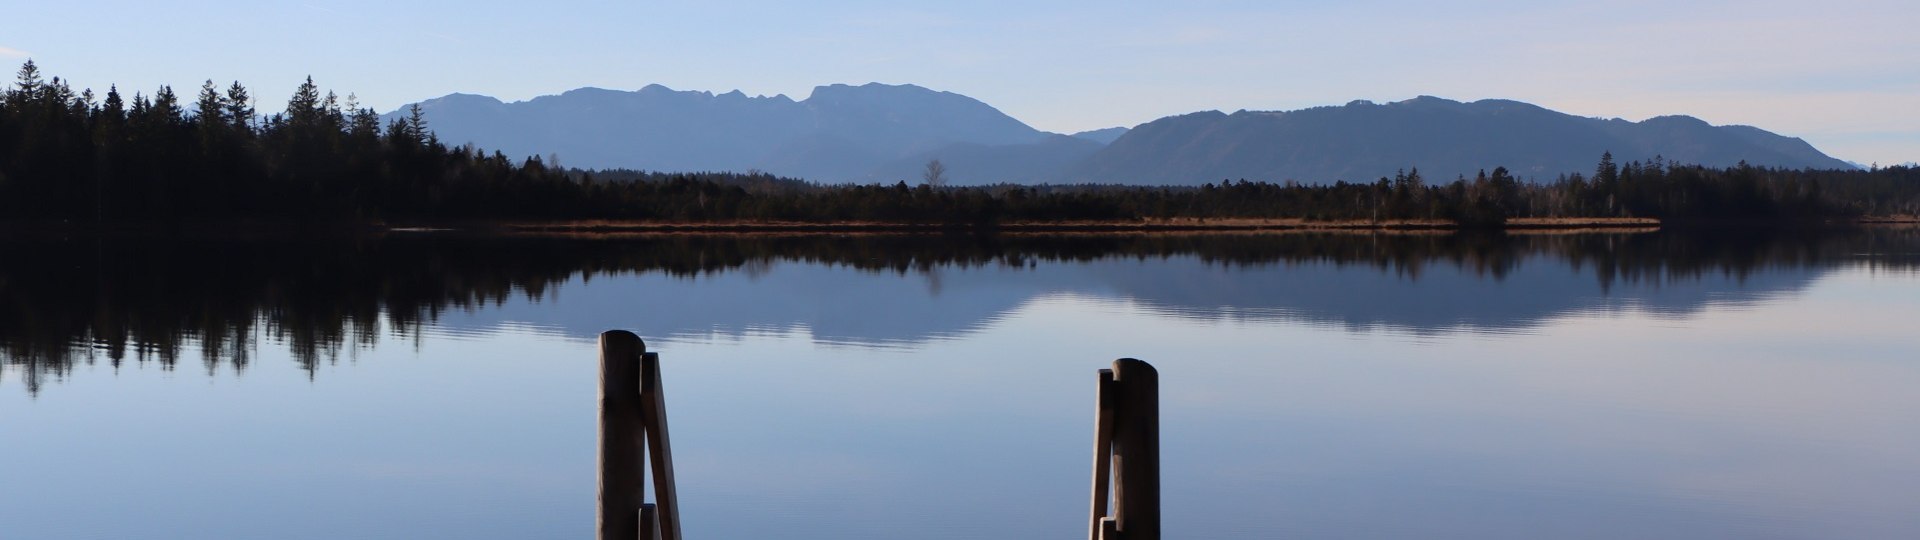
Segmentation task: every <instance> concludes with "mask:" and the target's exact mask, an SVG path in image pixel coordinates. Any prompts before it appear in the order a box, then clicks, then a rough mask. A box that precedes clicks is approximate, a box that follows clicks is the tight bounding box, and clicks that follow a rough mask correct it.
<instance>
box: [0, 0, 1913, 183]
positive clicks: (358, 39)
mask: <svg viewBox="0 0 1920 540" xmlns="http://www.w3.org/2000/svg"><path fill="white" fill-rule="evenodd" d="M1916 20H1920V2H1914V1H1913V0H1887V1H1881V0H1860V1H1853V0H1832V1H1824V2H1805V1H1799V2H1781V1H1774V0H1755V1H1720V0H1711V1H1700V2H1684V3H1682V2H1669V1H1664V0H1663V1H1641V0H1628V1H1609V2H1595V1H1584V2H1561V1H1525V2H1507V1H1472V0H1468V1H1455V2H1427V1H1411V0H1350V1H1342V2H1298V1H1287V0H1266V1H1245V2H1241V1H1185V2H1128V1H1121V0H1104V1H1083V0H1061V1H1051V2H1034V1H1031V0H1025V1H997V0H982V1H970V2H951V3H942V4H932V3H907V2H899V1H892V2H886V1H841V0H813V1H808V2H790V1H789V2H735V1H725V0H708V1H654V0H615V1H607V0H599V1H581V0H546V1H541V2H509V1H496V0H470V1H463V2H440V1H417V2H416V1H406V0H400V1H393V0H388V1H365V0H263V1H249V2H243V1H229V0H182V1H180V2H151V1H141V2H125V1H117V0H116V1H105V2H84V3H77V4H76V3H68V2H57V1H44V0H0V63H7V64H17V63H19V62H24V61H25V60H26V59H28V58H32V59H33V60H34V61H35V62H36V63H37V64H39V65H40V67H41V69H42V71H43V72H45V73H46V74H47V75H52V76H60V77H63V78H65V79H67V80H68V81H70V83H71V84H72V85H73V86H74V87H75V88H82V87H91V88H96V89H104V88H106V87H107V85H109V84H118V85H119V86H120V87H121V88H122V89H123V90H128V91H142V92H146V93H151V92H152V90H153V89H154V88H156V87H158V86H159V85H162V84H169V85H172V86H173V87H174V88H175V90H176V91H177V92H180V93H183V94H189V93H191V92H193V91H194V90H195V89H197V88H198V86H199V84H200V83H201V82H202V81H204V80H206V79H213V80H215V81H217V82H220V83H222V84H225V83H227V82H231V81H234V80H238V81H240V82H242V83H243V84H245V85H246V86H247V87H248V88H250V89H251V90H252V91H253V93H254V95H255V96H256V97H259V98H260V100H261V102H262V106H261V109H262V110H278V109H280V108H281V107H282V105H280V103H282V102H283V100H284V99H285V97H284V96H290V95H291V94H292V92H293V89H294V87H295V86H297V85H298V84H299V83H300V81H302V80H303V79H304V78H305V77H307V76H309V75H310V76H312V77H313V78H314V80H315V82H316V83H318V84H319V85H320V86H321V87H322V88H326V89H331V90H334V91H337V92H339V93H340V94H341V95H343V96H344V95H346V94H348V93H353V94H356V95H357V97H359V103H361V104H362V105H364V106H370V107H373V108H375V109H379V110H380V111H381V112H386V111H390V110H393V109H396V108H399V107H400V106H402V105H404V104H406V103H411V102H415V101H420V100H424V99H429V98H433V97H438V96H442V95H446V94H449V93H454V92H464V93H473V94H484V95H490V96H494V97H498V98H501V99H503V100H507V101H517V100H525V99H529V98H532V97H535V96H540V95H547V94H557V93H560V92H564V91H566V90H570V89H573V88H579V87H583V86H595V87H601V88H612V89H623V90H633V89H638V88H640V87H642V86H646V85H648V84H654V83H658V84H663V85H666V86H668V87H672V88H674V89H679V90H709V91H713V92H716V93H719V92H726V91H730V90H734V89H738V90H741V91H744V92H746V93H747V94H750V95H773V94H786V95H788V96H791V97H794V98H795V99H802V98H805V97H806V96H807V95H808V94H809V93H810V92H811V91H812V88H813V87H815V86H819V85H825V84H833V83H847V84H860V83H866V82H883V83H891V84H902V83H911V84H918V85H921V86H925V87H928V88H933V89H936V90H946V91H952V92H956V93H960V94H964V95H967V96H970V97H973V98H976V99H979V100H981V101H984V102H986V103H988V104H990V105H993V106H995V107H997V108H999V109H1000V110H1002V111H1004V112H1006V113H1007V114H1009V115H1012V116H1013V117H1015V118H1018V119H1020V120H1022V121H1025V122H1026V123H1028V124H1030V125H1033V126H1034V127H1036V128H1040V129H1043V130H1048V131H1056V132H1063V133H1071V132H1075V131H1082V130H1088V129H1096V128H1104V127H1111V126H1133V125H1137V124H1140V123H1144V122H1148V121H1152V120H1154V119H1156V118H1160V117H1163V116H1167V115H1173V114H1184V113H1189V112H1195V111H1202V110H1221V111H1227V112H1232V111H1235V110H1240V109H1249V110H1290V109H1299V108H1304V107H1313V106H1321V105H1338V104H1343V103H1346V102H1349V101H1352V100H1356V99H1367V100H1373V101H1377V102H1387V101H1399V100H1403V99H1408V98H1412V97H1415V96H1419V95H1434V96H1440V97H1445V98H1449V99H1456V100H1461V101H1472V100H1478V99H1487V98H1501V99H1516V100H1520V101H1526V102H1530V103H1535V104H1538V105H1541V106H1545V107H1547V108H1551V109H1555V110H1559V111H1562V112H1567V113H1571V114H1576V115H1581V116H1593V117H1604V118H1616V117H1617V118H1625V119H1629V120H1643V119H1646V118H1648V117H1653V116H1660V115H1668V114H1688V115H1692V116H1696V117H1699V118H1701V119H1703V120H1706V121H1708V122H1711V123H1714V124H1746V125H1753V126H1758V127H1760V128H1763V129H1767V130H1770V131H1774V132H1776V133H1781V134H1784V135H1789V136H1796V137H1801V138H1804V139H1806V140H1807V141H1808V142H1810V143H1812V144H1813V145H1814V146H1815V147H1817V148H1820V149H1821V150H1823V151H1825V152H1827V153H1828V154H1830V155H1833V156H1834V157H1838V158H1841V159H1846V160H1851V161H1855V162H1858V163H1861V164H1873V163H1879V164H1893V163H1904V162H1911V161H1920V32H1914V31H1912V29H1911V23H1912V22H1913V21H1916ZM7 80H8V81H9V82H10V81H11V78H10V77H9V78H7Z"/></svg>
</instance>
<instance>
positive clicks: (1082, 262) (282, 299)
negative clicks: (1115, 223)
mask: <svg viewBox="0 0 1920 540" xmlns="http://www.w3.org/2000/svg"><path fill="white" fill-rule="evenodd" d="M3 244H4V245H5V249H6V252H7V254H8V255H7V257H5V259H4V262H0V298H4V299H5V301H4V303H3V304H0V379H5V378H8V377H17V378H20V379H22V380H23V381H24V383H25V386H26V387H27V390H28V391H29V392H37V391H38V390H39V389H40V388H41V387H42V385H44V384H45V383H46V381H48V380H55V379H58V378H60V377H62V376H63V375H64V374H66V373H68V372H69V371H70V370H71V369H72V368H73V367H74V366H75V365H76V364H83V363H94V362H108V363H111V364H112V365H113V366H115V367H118V366H120V365H121V364H122V363H123V362H125V361H127V360H129V359H131V360H133V361H135V362H143V363H144V362H155V363H158V364H159V365H160V366H162V367H163V368H165V369H173V368H174V367H175V366H176V365H177V364H178V363H179V360H180V357H181V355H182V351H183V350H189V349H191V350H197V351H199V356H200V360H201V362H202V363H203V364H204V365H205V366H206V368H207V369H208V371H209V372H212V371H213V370H214V369H215V368H216V367H217V366H219V365H221V364H227V365H230V366H231V367H232V368H233V369H235V370H236V371H244V370H245V369H246V367H247V365H248V363H249V361H250V358H249V357H250V351H252V350H254V349H255V348H256V347H257V346H259V344H258V343H256V341H257V340H258V339H259V338H260V337H262V336H264V337H266V338H268V339H270V340H271V341H273V342H274V343H276V344H281V345H284V346H286V347H288V348H289V349H290V350H291V351H292V352H293V356H294V358H295V360H296V361H298V362H300V363H301V364H302V367H304V368H305V369H306V370H307V371H308V372H309V374H310V375H311V374H312V373H313V372H314V371H315V370H316V369H317V368H318V367H319V366H321V365H324V364H326V363H328V362H330V361H332V360H333V359H335V358H337V357H338V355H339V354H340V353H341V352H343V351H346V350H349V349H351V348H354V347H367V346H372V345H374V344H375V343H377V342H378V341H379V340H380V339H381V337H382V336H398V337H401V338H407V337H409V336H415V337H417V336H418V335H419V333H420V332H422V331H435V332H450V333H460V332H473V331H487V330H490V329H494V328H497V327H499V326H500V325H510V324H511V325H533V326H536V327H543V328H547V329H551V330H553V331H558V332H562V333H565V334H568V335H572V336H577V337H580V338H583V339H590V338H591V337H592V336H594V335H596V334H597V333H598V332H600V331H602V330H605V329H607V328H614V327H620V328H630V329H635V330H638V331H640V332H642V333H644V334H647V335H651V336H661V337H665V338H667V339H710V338H712V337H715V336H720V337H725V336H740V335H746V334H751V333H755V332H792V331H805V332H808V333H810V334H811V336H812V337H813V339H815V340H816V341H820V342H825V343H833V344H844V345H851V346H863V347H864V346H907V347H911V346H915V345H916V344H921V343H925V342H926V341H928V340H933V339H941V338H945V337H951V336H957V335H965V334H967V333H968V332H970V331H972V330H974V329H977V328H980V327H981V326H982V325H985V324H989V323H991V322H993V321H995V320H998V318H999V317H1001V316H1003V315H1005V314H1007V313H1009V312H1011V311H1013V310H1015V309H1016V308H1018V307H1020V306H1022V305H1024V304H1026V303H1028V302H1031V301H1034V300H1036V299H1039V298H1045V297H1057V296H1062V295H1066V296H1076V297H1088V298H1095V299H1105V300H1113V301H1119V302H1126V303H1129V304H1130V305H1132V306H1133V307H1134V308H1136V309H1145V310H1148V311H1150V312H1153V313H1157V314H1161V315H1164V316H1169V317H1179V318H1193V319H1230V320H1245V321H1267V320H1274V321H1285V322H1295V323H1307V324H1315V325H1329V326H1338V327H1345V328H1350V329H1356V330H1371V329H1389V330H1394V331H1404V332H1410V333H1415V334H1426V333H1438V332H1454V331H1472V332H1525V331H1527V330H1528V329H1529V328H1533V327H1535V326H1537V325H1539V324H1541V323H1542V322H1544V321H1547V320H1550V319H1553V318H1556V317H1561V316H1566V315H1571V314H1577V313H1586V312H1595V311H1601V312H1604V311H1609V310H1623V309H1625V310H1639V311H1643V312H1651V313H1656V314H1663V315H1671V316H1686V315H1687V314H1689V313H1692V312H1695V311H1698V310H1700V309H1703V308H1705V307H1707V306H1710V305H1738V304H1741V303H1750V302H1758V301H1764V300H1765V299H1766V298H1769V297H1771V296H1773V295H1779V294H1790V293H1793V292H1794V291H1797V290H1801V289H1803V288H1804V287H1806V286H1807V285H1808V284H1810V283H1812V282H1813V281H1814V280H1816V279H1818V278H1819V277H1820V276H1821V275H1823V274H1825V273H1827V272H1830V271H1832V270H1835V269H1838V268H1845V267H1849V266H1856V265H1871V266H1874V267H1876V268H1887V269H1898V270H1911V269H1913V268H1915V267H1916V266H1920V232H1917V231H1916V229H1912V228H1871V229H1864V230H1855V231H1844V232H1828V233H1782V232H1768V231H1755V230H1745V231H1737V232H1718V233H1711V234H1709V233H1671V232H1662V233H1610V234H1600V233H1597V234H1553V235H1510V236H1478V235H1452V234H1432V235H1430V234H1356V233H1286V234H1154V235H1028V234H1019V235H1000V236H911V235H851V236H828V235H791V236H783V235H651V236H628V237H538V238H536V237H478V236H463V235H450V234H426V235H404V234H393V235H385V236H368V237H354V238H329V239H315V238H303V239H296V240H287V239H279V240H273V241H259V240H253V241H242V240H214V239H167V240H157V239H152V238H101V239H82V240H12V241H7V242H4V243H3ZM559 291H566V292H567V294H565V295H564V296H565V297H564V298H557V296H561V295H559V294H557V293H558V292H559Z"/></svg>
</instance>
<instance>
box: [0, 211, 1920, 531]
mask: <svg viewBox="0 0 1920 540" xmlns="http://www.w3.org/2000/svg"><path fill="white" fill-rule="evenodd" d="M0 245H3V246H4V247H5V248H6V249H7V250H8V253H9V254H10V256H8V257H7V258H6V259H5V261H4V262H0V299H3V300H0V463H5V464H6V465H5V467H4V468H0V537H4V538H110V537H122V538H124V537H139V538H349V537H350V538H422V537H462V538H580V537H588V536H590V535H591V531H592V526H593V508H594V481H595V478H594V448H595V438H594V437H595V436H594V429H595V427H594V426H595V418H594V415H595V406H596V403H595V399H594V396H595V384H596V376H597V374H596V371H595V370H596V359H595V353H594V346H593V342H592V339H593V336H595V335H596V334H597V333H598V332H600V331H603V330H607V329H612V328H624V329H630V330H633V331H635V332H637V333H639V334H641V335H642V336H643V337H646V338H648V342H649V344H650V345H651V346H652V349H653V350H656V351H659V352H661V354H662V356H663V357H664V358H665V367H664V370H665V377H666V379H667V397H668V400H669V414H670V416H671V418H672V423H673V427H674V436H675V441H674V443H675V448H674V451H675V452H674V453H675V458H676V464H677V465H678V467H679V469H678V473H677V474H678V477H679V480H680V496H681V502H682V505H683V506H684V510H683V511H684V516H683V517H684V520H685V521H686V524H687V529H688V537H689V538H695V539H699V538H766V537H781V538H1034V539H1039V538H1072V537H1076V536H1079V535H1084V534H1085V526H1086V524H1085V521H1086V511H1087V509H1086V505H1087V496H1088V494H1087V492H1086V490H1087V486H1088V473H1089V470H1090V462H1089V461H1088V460H1089V459H1090V457H1091V449H1090V447H1091V437H1092V405H1093V404H1092V390H1093V381H1094V372H1095V370H1096V369H1098V368H1101V367H1104V366H1105V364H1106V363H1107V362H1108V361H1110V360H1112V359H1113V358H1117V357H1122V356H1131V357H1138V358H1142V359H1146V360H1148V361H1151V362H1153V363H1154V364H1155V365H1156V366H1158V368H1159V369H1160V371H1161V377H1162V383H1161V384H1162V414H1163V430H1164V433H1163V439H1162V440H1163V442H1162V444H1163V449H1162V451H1163V454H1164V460H1165V463H1164V474H1165V478H1164V480H1163V481H1164V484H1165V494H1164V499H1165V504H1166V508H1165V510H1166V518H1165V521H1166V527H1167V537H1168V538H1196V539H1198V538H1209V539H1212V538H1222V539H1232V538H1275V537H1303V538H1911V537H1915V536H1920V517H1916V516H1917V515H1916V514H1915V513H1913V512H1912V511H1911V509H1912V508H1915V507H1920V457H1916V456H1920V430H1916V429H1913V426H1914V425H1920V392H1914V391H1912V389H1913V388H1916V387H1920V363H1916V362H1915V360H1914V359H1915V358H1917V357H1920V334H1917V333H1915V332H1913V331H1912V328H1913V325H1912V322H1913V321H1914V320H1915V317H1916V315H1920V272H1916V269H1917V268H1920V234H1916V233H1915V232H1914V231H1913V230H1911V229H1874V230H1869V231H1862V232H1852V233H1831V234H1767V233H1756V232H1746V233H1740V234H1727V233H1719V234H1678V233H1648V234H1594V235H1556V236H1513V237H1482V236H1453V235H1365V234H1338V235H1326V234H1322V235H1313V234H1285V235H1201V236H1192V235H1147V236H1096V237H1076V236H1049V235H1012V236H1001V237H992V238H974V237H937V236H936V237H900V236H640V237H629V238H619V239H594V238H544V239H533V238H517V239H504V238H472V237H459V236H448V235H390V236H386V237H371V238H353V239H306V240H281V241H275V242H262V241H258V240H255V241H238V240H209V239H201V240H180V239H174V240H158V239H151V238H145V239H77V240H58V241H56V240H41V241H24V240H16V241H10V242H7V243H4V244H0Z"/></svg>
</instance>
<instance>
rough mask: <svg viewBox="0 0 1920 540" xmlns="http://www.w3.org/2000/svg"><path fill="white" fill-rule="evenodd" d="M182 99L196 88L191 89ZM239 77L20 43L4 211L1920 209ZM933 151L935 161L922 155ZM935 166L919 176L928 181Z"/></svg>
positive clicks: (1758, 171)
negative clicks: (399, 96)
mask: <svg viewBox="0 0 1920 540" xmlns="http://www.w3.org/2000/svg"><path fill="white" fill-rule="evenodd" d="M184 99H192V100H193V101H191V102H188V101H184ZM255 105H256V100H255V98H254V97H253V96H252V95H251V94H250V93H249V92H248V91H247V89H246V87H244V86H243V85H241V84H240V83H238V82H234V83H231V84H227V85H219V84H215V83H214V82H213V81H211V80H208V81H206V82H205V84H203V85H202V86H201V87H200V89H199V91H198V92H197V93H195V94H193V95H192V96H187V97H183V96H181V95H179V94H176V93H175V92H174V90H173V89H172V88H170V87H165V86H163V87H160V88H158V89H156V90H154V91H153V92H152V94H151V95H148V94H145V93H140V92H136V93H134V94H133V96H131V97H130V98H129V97H128V96H125V95H123V94H122V93H121V92H120V90H119V89H118V88H117V87H109V88H108V89H107V91H106V92H105V93H104V94H96V93H95V92H94V91H93V90H91V89H83V90H80V91H78V92H76V91H74V90H73V89H72V88H70V87H69V85H68V84H67V83H66V82H64V81H62V80H61V79H60V78H58V77H52V78H48V77H46V76H44V75H43V74H42V73H41V72H40V70H39V67H38V66H37V65H35V64H34V63H33V62H32V61H28V62H27V63H25V64H24V65H23V66H21V68H20V70H19V72H18V76H17V79H16V81H15V82H14V83H13V84H12V85H10V86H9V87H8V88H7V89H6V90H5V92H4V95H0V223H14V224H23V223H24V224H41V225H44V224H56V225H61V226H73V227H86V226H112V225H123V226H124V225H135V226H147V225H154V224H216V225H223V224H246V223H251V224H260V223H275V224H295V225H312V224H327V225H336V224H337V225H375V226H377V225H398V224H434V223H472V222H506V221H536V222H537V221H560V220H624V221H634V222H658V223H768V222H781V223H846V222H862V223H882V224H909V225H955V226H968V227H992V226H996V225H1001V224H1007V223H1045V222H1070V221H1104V222H1151V221H1155V220H1171V219H1201V220H1204V219H1229V218H1234V219H1242V218H1253V219H1306V220H1329V221H1370V222H1381V221H1388V220H1430V221H1442V222H1452V223H1457V224H1460V225H1462V226H1469V227H1482V226H1484V227H1498V226H1500V225H1502V224H1504V223H1506V222H1507V220H1509V219H1512V218H1611V217H1641V218H1657V219H1661V220H1663V221H1672V222H1682V221H1689V220H1697V221H1742V222H1807V221H1833V220H1853V219H1858V218H1862V217H1885V216H1914V215H1920V169H1917V168H1916V167H1914V166H1911V165H1907V166H1894V167H1884V168H1880V167H1876V168H1873V169H1871V170H1790V169H1778V168H1768V167H1758V166H1750V165H1746V164H1741V165H1737V166H1732V167H1705V166H1700V165H1692V164H1681V163H1668V162H1666V161H1665V160H1662V159H1658V158H1656V159H1653V160H1651V161H1648V162H1640V161H1630V162H1626V163H1615V162H1614V160H1613V158H1612V156H1611V155H1610V154H1608V155H1602V156H1599V161H1598V163H1597V165H1596V166H1595V168H1594V170H1593V171H1592V172H1591V174H1583V173H1569V174H1562V175H1559V176H1557V177H1555V178H1552V179H1535V178H1519V177H1516V176H1515V175H1514V174H1513V173H1512V172H1511V171H1508V170H1507V169H1505V168H1502V167H1493V168H1492V169H1491V170H1490V171H1487V172H1483V173H1481V174H1479V175H1476V176H1475V177H1473V178H1464V177H1460V178H1452V179H1427V178H1424V177H1422V176H1421V175H1420V173H1419V172H1418V170H1417V169H1409V170H1407V171H1405V172H1403V173H1400V174H1396V175H1395V176H1394V177H1392V178H1380V179H1377V180H1374V181H1363V182H1347V181H1335V182H1332V183H1330V184H1328V183H1321V182H1312V181H1309V180H1325V179H1298V181H1296V180H1280V179H1262V180H1261V181H1249V180H1245V179H1233V180H1228V179H1223V180H1222V181H1221V182H1219V183H1210V184H1206V185H1203V186H1198V187H1192V186H1177V187H1176V186H1168V187H1126V186H1112V185H1042V186H1024V185H1013V184H1004V185H993V186H968V187H956V186H945V185H942V183H941V182H938V181H937V178H932V177H929V178H926V179H912V181H914V182H915V184H914V185H910V184H909V180H908V179H901V180H899V181H897V182H894V183H891V184H886V183H876V184H838V185H821V184H815V183H810V182H807V181H804V180H801V179H793V178H781V177H776V176H773V175H769V174H764V173H758V172H750V173H731V172H703V173H661V172H646V171H625V170H612V171H606V170H602V171H582V170H575V169H564V168H561V167H557V166H552V165H549V164H548V163H546V160H543V159H542V158H541V157H539V156H530V157H525V158H517V157H513V156H507V155H504V154H502V153H500V152H498V151H494V152H491V153H489V152H487V151H485V150H483V149H479V148H475V147H473V146H472V145H452V144H447V143H446V142H443V141H440V140H439V139H438V138H436V137H435V136H434V134H433V132H432V130H431V126H429V125H428V123H427V122H426V120H425V117H424V116H423V115H422V113H421V111H420V110H419V109H418V108H417V107H415V108H412V109H411V110H409V111H408V112H409V113H410V114H408V115H406V117H405V118H403V119H399V120H395V121H391V122H387V123H385V124H383V123H382V122H381V121H380V116H379V115H378V114H377V113H376V112H375V111H374V110H372V109H370V108H364V107H361V106H360V105H359V104H358V103H357V99H355V97H354V96H353V95H351V94H349V95H348V96H347V97H345V98H344V99H343V98H341V97H339V96H338V95H336V94H335V93H333V92H324V93H323V92H322V91H321V90H320V89H319V87H318V86H316V85H315V84H314V82H313V81H312V79H311V78H309V79H308V80H307V81H306V82H305V83H304V84H302V85H300V87H299V89H298V90H296V91H295V93H294V94H293V96H291V97H290V98H289V99H288V100H287V104H286V108H285V110H284V111H283V112H279V113H273V114H263V113H261V112H260V111H258V110H256V108H255ZM930 165H932V164H930ZM923 180H924V181H923Z"/></svg>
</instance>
